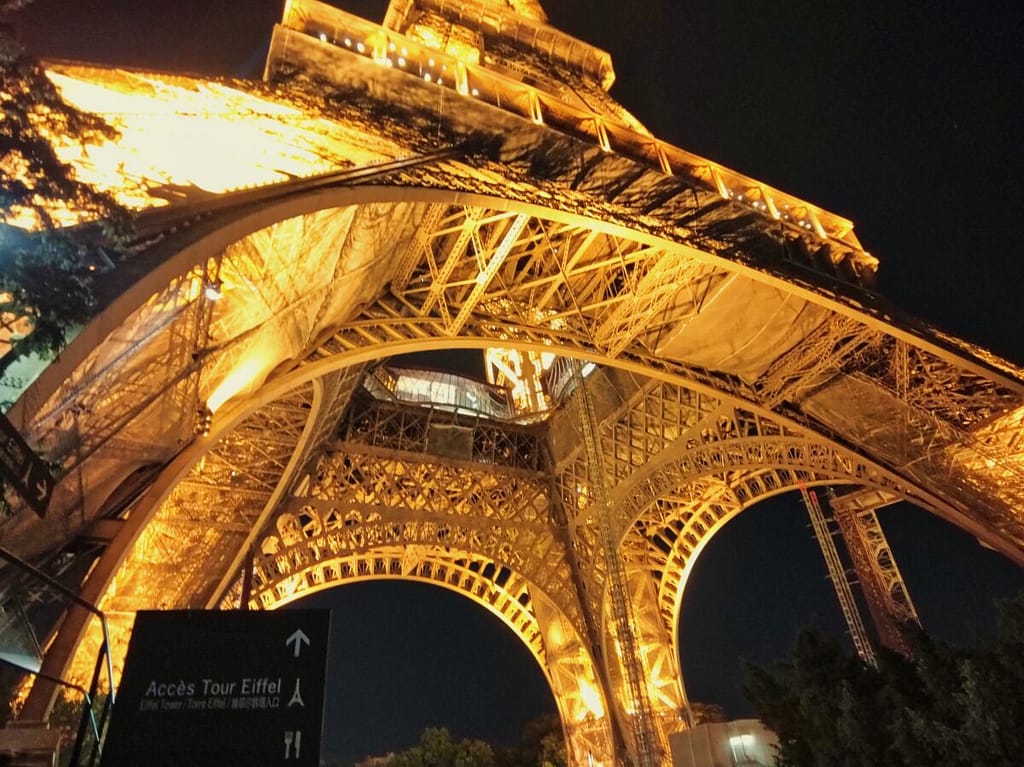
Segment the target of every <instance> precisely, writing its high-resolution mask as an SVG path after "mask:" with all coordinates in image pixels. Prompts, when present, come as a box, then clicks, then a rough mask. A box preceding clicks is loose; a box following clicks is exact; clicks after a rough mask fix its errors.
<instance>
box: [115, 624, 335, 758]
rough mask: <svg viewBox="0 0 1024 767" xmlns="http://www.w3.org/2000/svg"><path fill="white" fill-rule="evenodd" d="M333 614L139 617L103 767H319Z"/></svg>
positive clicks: (116, 705) (118, 696)
mask: <svg viewBox="0 0 1024 767" xmlns="http://www.w3.org/2000/svg"><path fill="white" fill-rule="evenodd" d="M329 634H330V612H329V611H327V610H279V611H273V612H262V611H253V612H248V611H206V610H203V611H200V610H190V611H140V612H139V613H138V615H136V617H135V628H134V629H133V631H132V638H131V642H130V644H129V645H128V655H127V657H126V658H125V666H124V675H123V677H122V679H121V687H120V689H119V690H118V693H117V702H116V703H115V705H114V709H113V715H112V719H111V724H110V733H109V735H108V737H107V742H106V745H105V746H104V749H103V759H102V761H101V764H102V767H140V765H147V767H171V765H174V767H181V766H182V765H189V767H207V766H208V767H225V766H226V765H246V767H250V766H251V767H270V766H271V765H274V767H277V765H281V766H282V767H303V766H307V765H308V767H318V765H319V764H320V730H321V727H322V725H323V704H324V673H325V670H326V666H327V643H328V639H329Z"/></svg>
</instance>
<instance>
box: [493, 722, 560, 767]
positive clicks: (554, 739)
mask: <svg viewBox="0 0 1024 767" xmlns="http://www.w3.org/2000/svg"><path fill="white" fill-rule="evenodd" d="M494 761H495V763H496V764H497V765H498V767H566V765H567V764H568V758H567V756H566V753H565V735H564V734H563V733H562V721H561V720H560V719H559V718H558V714H545V715H543V716H539V717H537V718H536V719H532V720H530V721H529V722H527V723H526V725H525V726H524V727H523V734H522V736H520V738H519V744H518V745H516V746H511V747H507V748H496V749H495V753H494Z"/></svg>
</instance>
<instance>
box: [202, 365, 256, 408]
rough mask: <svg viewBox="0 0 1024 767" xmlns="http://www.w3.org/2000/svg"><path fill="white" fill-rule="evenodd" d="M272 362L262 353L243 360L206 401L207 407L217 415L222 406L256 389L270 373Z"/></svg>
mask: <svg viewBox="0 0 1024 767" xmlns="http://www.w3.org/2000/svg"><path fill="white" fill-rule="evenodd" d="M271 363H272V360H269V359H268V358H267V357H266V356H265V355H263V354H261V353H254V354H253V355H252V356H250V357H248V358H245V359H243V360H242V361H241V362H240V363H239V364H237V365H236V366H235V367H234V368H233V369H232V370H231V372H230V373H228V374H227V375H226V376H225V377H224V378H223V379H222V380H221V382H220V383H219V384H218V385H217V387H216V388H215V389H214V390H213V392H212V393H211V394H210V396H209V397H208V398H207V400H206V407H207V408H209V410H210V412H211V413H216V412H217V411H218V410H219V409H220V407H221V405H223V404H224V403H225V402H227V401H228V400H229V399H231V398H232V397H234V396H235V395H237V394H240V393H242V392H248V391H252V390H253V389H255V388H256V387H257V386H258V385H259V384H260V383H261V382H262V381H263V378H264V376H265V375H266V373H267V372H268V371H269V369H270V366H271Z"/></svg>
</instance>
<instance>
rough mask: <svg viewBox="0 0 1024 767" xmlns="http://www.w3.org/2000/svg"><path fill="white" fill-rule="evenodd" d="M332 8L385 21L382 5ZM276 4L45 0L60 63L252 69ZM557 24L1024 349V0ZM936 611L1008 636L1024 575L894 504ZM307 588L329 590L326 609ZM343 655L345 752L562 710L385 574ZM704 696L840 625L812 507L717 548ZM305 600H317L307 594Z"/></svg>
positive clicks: (709, 590)
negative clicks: (1001, 604) (433, 729)
mask: <svg viewBox="0 0 1024 767" xmlns="http://www.w3.org/2000/svg"><path fill="white" fill-rule="evenodd" d="M335 2H336V4H337V5H339V6H340V7H343V8H346V9H347V10H350V11H353V12H356V13H359V14H360V15H363V16H366V17H367V18H370V19H373V20H378V21H379V20H380V19H382V18H383V13H384V8H385V3H383V2H375V3H368V2H359V3H356V2H352V3H348V2H344V1H343V0H335ZM281 7H282V2H280V0H244V2H243V1H242V0H236V1H235V2H227V1H226V0H178V1H177V2H167V1H166V0H164V2H154V0H131V1H129V0H105V1H101V0H73V1H71V2H67V1H63V0H36V3H35V4H34V6H32V7H30V9H29V10H28V11H27V12H26V13H25V14H23V24H24V32H25V35H26V37H27V38H28V40H29V41H30V43H31V46H32V47H33V49H34V50H35V51H36V52H37V53H39V54H41V55H48V56H54V57H66V58H78V59H84V60H91V61H99V62H110V63H119V64H130V65H134V66H139V67H151V68H157V69H166V70H174V71H193V72H199V73H210V74H227V75H255V74H257V73H258V72H259V71H260V69H261V65H262V59H263V52H264V50H265V47H266V43H267V41H268V40H269V35H270V29H271V26H272V24H273V23H274V21H275V20H276V19H277V18H278V17H279V15H280V9H281ZM544 7H545V8H546V10H547V11H548V14H549V15H550V17H551V21H552V23H553V24H555V25H556V26H559V27H560V28H562V29H563V30H565V31H567V32H569V33H570V34H573V35H576V36H577V37H580V38H582V39H584V40H587V41H589V42H592V43H594V44H596V45H598V46H600V47H602V48H604V49H606V50H608V51H609V52H610V53H611V54H612V57H613V61H614V63H615V67H616V71H617V72H618V82H617V84H616V86H615V87H614V88H613V91H612V93H613V95H615V96H616V97H617V98H618V99H619V101H621V102H622V103H623V104H624V105H626V106H627V107H628V108H630V109H631V110H632V111H633V112H634V113H635V114H636V115H637V116H638V117H639V118H640V119H641V120H642V121H644V122H645V123H646V124H647V125H648V126H649V127H650V128H651V129H652V130H653V131H654V133H655V134H656V135H658V136H660V137H661V138H664V139H666V140H669V141H671V142H673V143H675V144H677V145H679V146H681V147H683V148H685V149H688V150H690V151H692V152H695V153H697V154H701V155H704V156H706V157H709V158H713V159H715V160H717V161H719V162H721V163H723V164H725V165H727V166H729V167H732V168H735V169H736V170H738V171H741V172H743V173H745V174H747V175H750V176H753V177H755V178H759V179H761V180H763V181H765V182H767V183H769V184H772V185H773V186H776V187H778V188H781V189H783V190H785V191H787V192H790V193H792V194H794V195H796V196H798V197H802V198H805V199H808V200H811V201H813V202H815V203H817V204H819V205H821V206H822V207H824V208H826V209H830V210H833V211H835V212H836V213H839V214H842V215H845V216H847V217H849V218H851V219H853V220H854V221H855V222H856V224H857V232H858V235H859V236H860V239H861V241H862V242H863V243H864V245H865V247H866V248H867V249H868V250H869V251H871V252H872V253H873V254H874V255H876V256H877V257H878V258H879V259H880V260H881V272H880V277H881V286H882V290H883V292H884V293H885V294H886V295H887V297H889V298H890V299H891V300H893V301H894V302H895V303H896V304H897V305H899V306H901V307H903V308H904V309H907V310H909V311H910V312H911V313H913V314H917V315H919V316H922V317H925V318H927V319H929V320H931V321H933V322H934V323H936V324H938V325H940V326H942V327H945V328H947V329H949V330H951V331H953V332H955V333H957V334H959V335H962V336H965V337H967V338H969V339H971V340H975V341H977V342H980V343H982V344H983V345H986V346H988V347H990V348H992V349H994V350H996V351H998V352H1000V353H1001V354H1003V355H1004V356H1006V357H1008V358H1009V359H1011V360H1013V361H1014V362H1016V363H1018V364H1021V363H1024V322H1022V320H1021V307H1022V301H1021V296H1020V293H1021V291H1022V290H1024V223H1022V221H1024V192H1022V178H1024V163H1022V160H1021V157H1022V152H1021V150H1020V147H1019V145H1018V141H1019V140H1020V137H1021V136H1024V87H1022V85H1021V83H1020V80H1019V78H1017V77H1016V73H1017V72H1018V71H1019V63H1020V62H1019V55H1018V54H1019V48H1020V42H1021V40H1022V39H1024V38H1022V32H1024V11H1022V10H1020V6H1019V4H1018V3H1015V2H1011V1H1010V0H1006V1H1005V2H999V1H998V0H989V2H982V3H968V2H965V1H963V0H961V1H959V2H951V1H949V0H933V2H930V3H928V4H923V3H917V2H906V1H905V0H902V1H901V0H861V2H857V3H838V2H834V3H823V2H820V0H814V1H813V2H812V1H811V0H777V2H773V3H755V2H750V0H747V2H741V0H685V1H683V0H664V1H663V2H654V1H648V2H643V1H642V0H634V1H629V0H618V2H615V0H591V1H590V2H584V0H558V1H557V2H556V1H555V0H548V2H545V3H544ZM882 519H883V522H884V524H885V525H886V530H887V533H888V535H889V538H890V542H891V544H892V546H893V548H894V550H895V552H896V555H897V557H898V559H899V561H900V565H901V568H902V570H903V573H904V576H905V578H906V580H907V581H908V584H909V586H910V590H911V593H912V595H913V597H914V599H915V601H916V602H917V605H918V608H919V611H920V612H921V614H922V617H923V619H924V622H925V625H926V626H927V627H928V628H930V629H931V630H932V631H933V632H934V633H936V634H938V635H939V636H941V637H944V638H947V639H949V640H951V641H957V642H966V641H971V640H972V638H973V637H974V636H975V635H976V634H977V633H978V632H982V633H985V632H987V631H989V630H990V629H991V625H992V609H991V598H992V597H993V596H998V595H1008V594H1011V593H1014V592H1016V591H1020V590H1024V574H1022V572H1021V571H1020V570H1018V569H1017V568H1016V567H1015V566H1013V565H1011V564H1009V563H1008V562H1007V561H1005V560H1003V559H1001V558H1000V557H999V556H998V555H996V554H993V553H992V552H989V551H986V550H984V549H982V548H980V547H979V546H978V545H977V544H976V543H974V542H973V541H972V540H971V539H969V538H968V537H966V536H964V535H962V534H960V533H959V532H958V531H956V530H953V529H952V528H950V527H949V526H947V525H945V524H943V523H941V522H939V521H937V520H935V519H934V518H932V517H930V516H928V515H926V514H923V513H921V512H918V511H916V510H914V509H911V508H907V507H903V506H898V507H894V508H893V509H891V510H888V511H886V512H884V513H883V515H882ZM310 601H313V600H310ZM315 601H316V602H317V604H321V605H333V606H334V610H335V613H334V626H335V635H336V638H337V641H338V647H337V651H336V652H335V653H334V655H333V656H332V658H331V664H332V667H333V668H335V669H336V673H337V676H336V677H332V678H334V679H335V684H334V689H333V690H332V692H331V694H330V696H329V702H328V725H327V727H328V729H329V732H330V734H329V736H328V739H327V749H328V750H329V751H330V752H331V753H335V754H337V755H339V756H341V757H344V758H345V759H352V758H354V757H358V756H360V755H362V754H365V753H380V752H383V751H386V750H388V749H393V748H399V747H402V746H405V745H408V744H409V743H410V742H411V741H413V740H414V739H415V737H416V735H417V733H418V732H419V730H420V729H421V728H422V727H423V726H425V725H430V724H438V725H448V726H450V727H452V728H453V729H455V730H457V731H459V732H461V733H463V734H466V735H471V736H474V737H484V738H490V739H495V740H498V741H510V740H512V739H514V737H515V734H516V733H517V732H518V731H519V730H520V728H521V725H522V723H523V721H525V720H526V719H529V718H530V717H532V716H533V715H535V714H536V713H539V712H541V711H543V710H545V709H546V708H550V707H551V706H552V705H553V704H552V702H551V699H550V694H549V693H547V691H546V690H545V688H544V683H543V680H542V678H541V676H540V673H539V671H538V670H537V669H536V668H535V667H534V666H533V664H532V659H531V658H530V656H529V655H528V653H527V651H526V650H525V649H524V648H523V647H522V646H520V645H519V644H518V643H517V640H516V639H515V638H514V637H513V636H512V634H511V633H510V632H509V631H507V630H506V629H505V628H504V627H503V625H502V624H500V623H499V622H498V621H497V620H495V619H493V618H491V617H490V616H489V615H488V614H487V613H485V612H483V611H481V610H480V609H478V608H476V607H475V606H474V605H472V604H471V603H469V602H468V601H466V600H463V599H460V598H459V597H457V596H455V595H452V594H450V593H447V592H442V591H440V590H439V589H433V588H430V587H425V586H414V585H409V584H395V583H374V584H366V585H361V586H352V587H348V588H346V589H339V590H335V591H334V592H327V593H326V594H323V595H321V596H319V597H317V598H316V599H315ZM686 602H687V603H686V607H685V609H684V613H683V621H682V652H683V656H684V661H683V663H684V672H685V676H686V678H687V680H688V691H689V693H690V696H691V698H692V699H695V700H707V701H717V702H720V703H723V704H726V706H727V707H728V708H729V710H730V712H731V713H733V714H735V715H740V714H745V713H748V709H747V708H746V706H745V704H744V703H743V702H742V699H741V697H740V695H739V693H738V691H737V683H738V679H739V677H740V673H741V672H740V665H739V661H738V658H740V657H741V656H744V657H747V658H751V659H754V660H768V659H771V658H773V657H778V656H779V655H781V654H782V653H784V652H785V650H786V648H787V647H788V646H789V644H790V642H791V641H792V638H793V636H794V633H795V631H796V630H797V627H799V626H800V625H803V624H806V623H808V622H817V623H818V624H819V625H822V626H824V627H826V628H830V629H834V630H835V631H836V632H841V631H842V623H841V617H840V614H839V610H838V607H837V605H836V601H835V597H834V595H833V593H832V591H831V586H830V584H829V583H828V582H827V581H826V580H825V573H824V566H823V564H822V562H821V558H820V555H819V554H818V553H817V550H816V544H815V543H814V541H813V539H812V538H811V534H810V531H809V530H808V529H807V526H806V517H805V515H804V512H803V509H802V506H801V505H800V503H799V500H798V499H797V498H795V497H792V496H783V497H782V498H779V499H775V500H772V501H769V502H765V503H763V504H761V505H759V506H757V507H755V508H753V509H751V510H749V511H748V512H746V513H744V514H743V515H742V516H741V517H740V518H739V519H738V520H737V521H736V522H735V523H733V524H730V525H728V526H727V527H726V528H725V529H724V530H723V531H722V532H721V533H720V534H719V535H718V536H717V537H716V538H715V540H714V541H713V542H712V544H711V545H710V546H709V547H708V548H707V549H706V551H705V553H704V555H703V556H702V558H701V560H700V562H699V564H698V565H697V568H696V572H695V575H694V577H693V579H692V580H691V582H690V586H689V588H688V591H687V599H686ZM307 604H308V602H307V603H303V606H306V605H307Z"/></svg>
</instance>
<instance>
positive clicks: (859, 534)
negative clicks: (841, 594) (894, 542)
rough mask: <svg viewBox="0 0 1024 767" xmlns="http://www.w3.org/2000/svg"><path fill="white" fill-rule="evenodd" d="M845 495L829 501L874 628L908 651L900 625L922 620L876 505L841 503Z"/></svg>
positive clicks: (882, 638) (894, 647)
mask: <svg viewBox="0 0 1024 767" xmlns="http://www.w3.org/2000/svg"><path fill="white" fill-rule="evenodd" d="M844 498H845V496H844V497H843V498H835V499H832V498H830V505H831V506H832V511H833V514H834V516H835V520H836V523H837V525H838V527H839V533H840V535H841V536H842V538H843V543H845V544H846V549H847V551H848V552H849V554H850V559H851V561H852V563H853V569H854V572H855V573H856V574H857V580H858V581H859V582H860V585H861V589H862V591H863V594H864V599H865V601H866V602H867V605H868V611H869V612H870V613H871V619H872V621H873V622H874V624H875V632H876V633H877V635H878V639H879V641H880V642H881V643H882V644H883V645H884V646H885V647H888V648H889V649H890V650H894V651H895V652H898V653H900V654H902V655H910V647H909V645H908V644H907V640H906V637H905V636H904V630H903V628H904V627H905V626H907V625H910V624H915V625H918V626H920V625H921V620H920V618H919V617H918V615H917V609H916V608H915V607H914V603H913V601H912V600H911V599H910V592H909V591H908V590H907V584H906V583H905V582H904V580H903V576H902V575H901V574H900V570H899V567H897V566H896V558H895V557H894V556H893V553H892V549H890V548H889V542H888V541H887V540H886V538H885V533H884V532H883V531H882V526H881V525H880V524H879V522H878V515H877V514H876V513H875V510H876V507H868V508H858V506H857V505H856V504H855V503H852V502H850V501H847V502H845V503H844V502H843V501H844Z"/></svg>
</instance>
